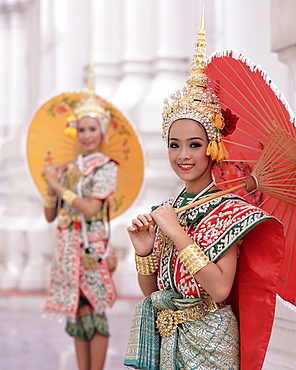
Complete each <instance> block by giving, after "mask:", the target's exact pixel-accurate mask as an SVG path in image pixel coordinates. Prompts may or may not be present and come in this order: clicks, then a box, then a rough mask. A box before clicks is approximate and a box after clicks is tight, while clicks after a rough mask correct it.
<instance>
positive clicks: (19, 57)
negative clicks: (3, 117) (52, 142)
mask: <svg viewBox="0 0 296 370" xmlns="http://www.w3.org/2000/svg"><path fill="white" fill-rule="evenodd" d="M24 11H25V4H18V3H16V4H14V5H11V8H10V9H9V12H10V14H9V34H8V49H7V57H8V66H7V67H8V68H7V74H8V76H9V81H8V85H6V86H7V94H8V105H7V107H6V109H7V112H8V113H7V115H8V116H7V121H8V122H9V133H10V134H14V133H15V132H17V131H18V129H19V128H20V126H21V124H22V119H23V117H24V116H25V114H26V113H27V112H26V104H27V99H26V84H25V82H26V79H25V76H26V73H25V71H26V69H25V68H24V66H25V65H26V32H25V28H24V22H23V20H24ZM2 52H3V51H2Z"/></svg>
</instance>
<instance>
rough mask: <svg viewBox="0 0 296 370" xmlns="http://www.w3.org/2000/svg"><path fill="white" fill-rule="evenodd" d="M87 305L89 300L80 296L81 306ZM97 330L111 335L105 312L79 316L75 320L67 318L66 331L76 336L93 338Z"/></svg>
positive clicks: (87, 338)
mask: <svg viewBox="0 0 296 370" xmlns="http://www.w3.org/2000/svg"><path fill="white" fill-rule="evenodd" d="M87 305H89V302H88V301H87V300H85V299H83V298H80V301H79V308H81V307H84V306H87ZM79 308H78V311H79ZM96 331H97V332H98V333H100V334H102V335H104V336H106V337H109V335H110V334H109V328H108V320H107V317H106V315H105V314H104V313H103V314H96V313H91V314H88V315H85V316H82V317H79V318H78V317H77V318H76V319H75V322H72V321H70V320H67V324H66V332H67V333H68V334H69V335H71V336H72V337H74V338H78V339H82V340H91V339H92V337H93V335H94V333H95V332H96Z"/></svg>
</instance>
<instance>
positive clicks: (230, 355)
mask: <svg viewBox="0 0 296 370" xmlns="http://www.w3.org/2000/svg"><path fill="white" fill-rule="evenodd" d="M151 297H152V299H151ZM196 302H197V299H191V300H190V299H187V300H185V299H179V298H178V297H174V293H172V292H171V291H159V292H155V293H152V295H151V296H149V297H146V298H145V299H144V300H142V301H141V302H140V303H139V304H138V305H137V306H136V309H135V313H134V317H133V322H132V328H131V333H130V337H129V342H128V348H127V351H126V356H125V361H124V364H125V365H126V366H129V367H131V368H134V369H144V370H181V369H182V370H213V369H219V370H239V330H238V324H237V320H236V317H235V315H234V313H233V312H232V310H231V307H230V306H226V307H225V308H221V309H219V310H217V311H215V312H212V313H207V314H206V315H205V316H203V317H202V318H201V319H199V320H195V321H185V322H183V323H181V324H179V325H178V327H177V330H176V331H175V332H174V333H173V334H172V335H170V336H163V337H160V335H159V333H158V332H157V330H156V328H155V320H156V313H157V311H158V310H163V309H173V310H178V309H180V308H181V306H182V309H184V308H186V307H187V308H189V307H190V306H192V305H194V304H196Z"/></svg>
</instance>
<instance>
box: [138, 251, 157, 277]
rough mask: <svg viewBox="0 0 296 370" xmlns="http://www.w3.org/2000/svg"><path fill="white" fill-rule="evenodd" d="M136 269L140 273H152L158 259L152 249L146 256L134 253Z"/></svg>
mask: <svg viewBox="0 0 296 370" xmlns="http://www.w3.org/2000/svg"><path fill="white" fill-rule="evenodd" d="M135 261H136V270H137V271H138V273H139V274H141V275H152V274H154V272H155V271H156V270H157V267H158V260H157V257H156V254H155V253H154V251H152V253H150V254H149V255H148V256H146V257H141V256H138V255H137V254H135Z"/></svg>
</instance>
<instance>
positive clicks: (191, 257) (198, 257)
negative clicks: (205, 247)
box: [179, 244, 210, 276]
mask: <svg viewBox="0 0 296 370" xmlns="http://www.w3.org/2000/svg"><path fill="white" fill-rule="evenodd" d="M179 257H180V260H181V261H182V262H183V264H184V265H185V266H186V268H187V270H188V271H189V273H190V275H192V276H194V275H195V274H196V273H197V272H198V271H199V270H201V269H202V268H203V267H205V266H206V265H207V264H208V263H210V260H209V259H208V257H207V256H206V255H205V254H204V252H203V251H202V250H201V249H200V246H199V245H197V244H189V245H187V247H185V248H184V249H182V250H181V252H179Z"/></svg>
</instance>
